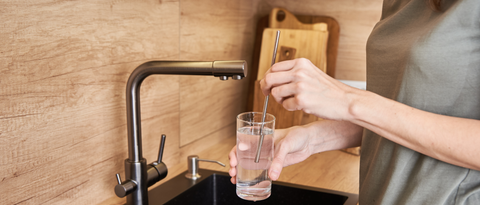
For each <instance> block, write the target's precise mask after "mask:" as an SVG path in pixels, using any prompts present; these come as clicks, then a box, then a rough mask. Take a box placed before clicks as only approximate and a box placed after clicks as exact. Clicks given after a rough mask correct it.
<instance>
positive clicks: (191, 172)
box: [185, 155, 225, 180]
mask: <svg viewBox="0 0 480 205" xmlns="http://www.w3.org/2000/svg"><path fill="white" fill-rule="evenodd" d="M199 161H203V162H213V163H217V164H219V165H221V166H223V167H225V164H224V163H222V162H219V161H215V160H208V159H200V158H198V155H190V156H188V157H187V163H188V172H187V174H185V177H187V178H189V179H192V180H197V179H198V178H200V177H202V176H201V175H200V174H199V173H198V167H199V166H198V162H199Z"/></svg>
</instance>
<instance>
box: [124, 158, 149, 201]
mask: <svg viewBox="0 0 480 205" xmlns="http://www.w3.org/2000/svg"><path fill="white" fill-rule="evenodd" d="M141 172H144V173H141ZM147 176H148V175H147V160H146V159H145V158H142V159H141V160H140V161H138V162H132V161H130V160H129V159H126V160H125V177H126V178H127V179H130V180H132V181H134V182H135V183H136V184H137V187H136V189H135V190H133V191H132V192H131V194H129V195H127V204H128V205H133V204H148V194H147V190H148V186H147Z"/></svg>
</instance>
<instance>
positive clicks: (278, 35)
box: [255, 31, 280, 163]
mask: <svg viewBox="0 0 480 205" xmlns="http://www.w3.org/2000/svg"><path fill="white" fill-rule="evenodd" d="M278 39H280V31H277V37H276V38H275V47H274V48H273V56H272V64H271V66H273V64H275V59H276V57H277V48H278ZM271 66H270V67H271ZM268 96H270V95H267V96H266V97H265V103H264V104H263V115H262V124H261V126H260V139H259V141H258V147H257V154H256V155H255V163H258V162H259V160H260V150H262V145H263V126H265V115H266V114H267V106H268Z"/></svg>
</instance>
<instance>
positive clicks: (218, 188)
mask: <svg viewBox="0 0 480 205" xmlns="http://www.w3.org/2000/svg"><path fill="white" fill-rule="evenodd" d="M199 173H200V174H201V175H202V178H200V179H197V180H196V181H192V180H190V179H187V178H185V174H186V172H184V173H182V174H179V175H178V176H176V177H174V178H172V179H170V180H169V181H167V182H165V183H163V184H162V185H160V186H158V187H156V188H154V189H152V190H150V191H149V193H148V195H149V202H150V204H166V205H173V204H181V205H187V204H195V205H197V204H198V205H202V204H208V205H210V204H228V205H235V204H255V205H262V204H325V205H355V204H357V201H358V195H356V194H351V193H344V192H339V191H333V190H327V189H320V188H315V187H308V186H301V185H296V184H290V183H284V182H273V185H272V195H271V196H270V197H269V198H267V199H265V200H262V201H257V202H252V201H246V200H243V199H241V198H239V197H238V196H237V194H236V192H235V185H234V184H232V183H230V176H228V173H224V172H217V171H212V170H207V169H200V170H199Z"/></svg>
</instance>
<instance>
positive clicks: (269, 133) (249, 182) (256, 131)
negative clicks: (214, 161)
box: [237, 112, 275, 201]
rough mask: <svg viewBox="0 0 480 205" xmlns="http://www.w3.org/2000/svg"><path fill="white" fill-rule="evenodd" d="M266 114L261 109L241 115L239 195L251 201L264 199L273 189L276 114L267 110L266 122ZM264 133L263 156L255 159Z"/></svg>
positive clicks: (238, 146)
mask: <svg viewBox="0 0 480 205" xmlns="http://www.w3.org/2000/svg"><path fill="white" fill-rule="evenodd" d="M262 116H263V113H261V112H245V113H242V114H239V115H238V116H237V161H238V165H237V196H238V197H240V198H242V199H245V200H250V201H259V200H264V199H266V198H268V197H269V196H270V193H271V190H272V180H271V179H270V178H269V177H268V168H270V164H271V163H272V159H273V153H274V148H273V145H274V141H273V133H274V131H275V117H274V116H273V115H271V114H268V113H267V114H266V115H265V121H264V122H262ZM262 134H263V144H262V148H261V150H260V158H259V161H258V163H255V156H256V154H257V148H258V144H259V140H260V136H261V135H262Z"/></svg>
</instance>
